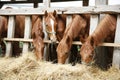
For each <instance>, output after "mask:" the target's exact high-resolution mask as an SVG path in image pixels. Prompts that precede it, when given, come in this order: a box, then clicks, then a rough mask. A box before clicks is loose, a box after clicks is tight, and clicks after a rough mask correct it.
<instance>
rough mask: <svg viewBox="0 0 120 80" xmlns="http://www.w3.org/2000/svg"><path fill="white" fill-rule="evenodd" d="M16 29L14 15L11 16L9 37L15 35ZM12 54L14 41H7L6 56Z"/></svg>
mask: <svg viewBox="0 0 120 80" xmlns="http://www.w3.org/2000/svg"><path fill="white" fill-rule="evenodd" d="M14 30H15V20H14V16H9V19H8V32H7V38H13V37H14V32H15V31H14ZM11 55H12V43H11V42H7V44H6V57H10V56H11Z"/></svg>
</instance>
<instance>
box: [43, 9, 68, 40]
mask: <svg viewBox="0 0 120 80" xmlns="http://www.w3.org/2000/svg"><path fill="white" fill-rule="evenodd" d="M45 25H46V32H47V33H48V37H49V38H50V40H51V41H52V42H56V41H60V40H61V39H62V37H63V34H64V31H65V28H66V15H64V14H61V15H57V13H56V11H54V12H49V13H48V12H47V11H45Z"/></svg>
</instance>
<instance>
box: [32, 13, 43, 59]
mask: <svg viewBox="0 0 120 80" xmlns="http://www.w3.org/2000/svg"><path fill="white" fill-rule="evenodd" d="M32 38H33V45H34V47H35V55H36V57H37V59H38V60H42V59H43V53H44V42H43V38H44V33H43V27H42V21H41V17H40V16H35V15H34V16H32Z"/></svg>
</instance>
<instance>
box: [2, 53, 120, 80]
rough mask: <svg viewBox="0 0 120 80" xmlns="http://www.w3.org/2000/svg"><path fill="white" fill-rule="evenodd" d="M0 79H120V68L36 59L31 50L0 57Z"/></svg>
mask: <svg viewBox="0 0 120 80" xmlns="http://www.w3.org/2000/svg"><path fill="white" fill-rule="evenodd" d="M0 80H120V70H118V69H116V68H113V67H111V68H110V69H109V70H108V71H102V70H100V69H98V68H96V67H92V66H86V65H81V64H77V65H76V66H71V65H70V64H65V65H61V64H52V63H50V62H45V61H36V59H35V56H34V54H33V53H32V52H30V53H25V54H24V55H22V56H21V57H19V58H0Z"/></svg>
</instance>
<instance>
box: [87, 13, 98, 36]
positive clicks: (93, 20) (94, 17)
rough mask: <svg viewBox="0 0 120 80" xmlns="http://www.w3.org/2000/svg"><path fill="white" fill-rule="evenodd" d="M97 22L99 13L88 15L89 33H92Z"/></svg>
mask: <svg viewBox="0 0 120 80" xmlns="http://www.w3.org/2000/svg"><path fill="white" fill-rule="evenodd" d="M98 22H99V15H96V14H95V15H91V17H90V30H89V34H92V33H93V31H94V30H95V28H96V27H97V25H98Z"/></svg>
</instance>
